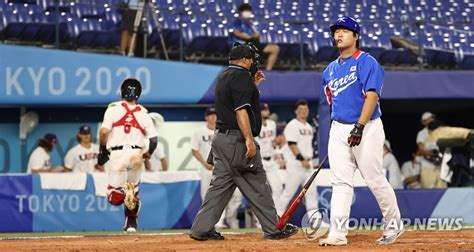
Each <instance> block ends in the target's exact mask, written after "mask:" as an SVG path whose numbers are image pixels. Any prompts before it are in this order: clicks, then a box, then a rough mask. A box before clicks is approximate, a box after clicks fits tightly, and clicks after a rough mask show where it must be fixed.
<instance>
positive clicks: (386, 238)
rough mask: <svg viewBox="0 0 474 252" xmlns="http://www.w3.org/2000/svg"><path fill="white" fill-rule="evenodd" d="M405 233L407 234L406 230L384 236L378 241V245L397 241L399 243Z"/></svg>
mask: <svg viewBox="0 0 474 252" xmlns="http://www.w3.org/2000/svg"><path fill="white" fill-rule="evenodd" d="M404 232H405V229H402V230H400V231H398V232H397V233H395V234H393V235H382V237H380V238H379V239H377V243H378V244H380V245H388V244H392V243H394V242H395V241H397V239H398V237H400V236H401V235H402V234H403V233H404Z"/></svg>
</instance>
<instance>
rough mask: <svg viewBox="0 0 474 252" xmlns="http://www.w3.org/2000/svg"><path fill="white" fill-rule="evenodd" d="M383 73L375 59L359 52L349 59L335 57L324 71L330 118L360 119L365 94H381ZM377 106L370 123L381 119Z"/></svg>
mask: <svg viewBox="0 0 474 252" xmlns="http://www.w3.org/2000/svg"><path fill="white" fill-rule="evenodd" d="M383 80H384V71H383V69H382V67H381V66H380V64H379V63H378V62H377V60H375V58H374V57H372V56H370V55H369V54H367V53H365V52H362V51H360V50H358V51H357V52H355V53H354V54H353V55H352V56H351V57H348V58H338V59H336V60H335V61H333V62H331V63H330V64H329V66H328V67H327V68H326V69H325V70H324V72H323V80H322V88H323V91H324V93H325V94H326V98H327V100H328V103H329V104H330V105H332V114H331V119H333V120H335V121H338V122H343V123H356V122H357V121H358V120H359V117H360V113H361V111H362V106H363V105H364V101H365V94H366V93H367V91H369V90H373V91H375V92H376V93H377V94H378V95H379V97H380V96H381V93H382V86H383ZM381 114H382V113H381V111H380V105H379V104H378V103H377V105H376V107H375V111H374V113H373V115H372V117H371V120H373V119H376V118H378V117H380V116H381Z"/></svg>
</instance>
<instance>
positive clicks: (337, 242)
mask: <svg viewBox="0 0 474 252" xmlns="http://www.w3.org/2000/svg"><path fill="white" fill-rule="evenodd" d="M344 245H347V239H340V238H336V237H327V238H324V239H320V240H319V246H344Z"/></svg>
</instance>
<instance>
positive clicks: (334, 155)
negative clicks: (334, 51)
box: [319, 17, 403, 246]
mask: <svg viewBox="0 0 474 252" xmlns="http://www.w3.org/2000/svg"><path fill="white" fill-rule="evenodd" d="M330 29H331V36H332V39H333V42H334V45H335V46H336V47H337V48H338V49H339V53H340V56H339V57H338V58H337V59H336V60H335V61H333V62H331V63H330V64H329V66H328V67H327V68H326V69H325V70H324V72H323V76H322V83H321V84H322V85H321V86H322V89H323V92H324V93H325V94H326V97H327V101H328V103H329V105H330V106H331V119H332V124H331V130H330V133H329V143H328V155H329V164H330V166H331V169H330V171H331V184H332V196H331V213H330V228H329V234H328V237H327V238H325V239H321V240H320V241H319V244H320V245H322V246H330V245H345V244H347V239H346V236H347V232H348V225H349V223H348V220H349V215H350V210H351V204H352V197H353V194H354V188H353V178H354V172H355V169H359V171H360V173H361V175H362V177H363V178H364V180H365V182H366V184H367V186H368V187H369V189H370V191H371V192H372V193H373V194H374V196H375V199H376V200H377V202H378V204H379V207H380V209H381V211H382V215H383V218H384V230H383V235H382V237H381V238H380V239H378V240H377V243H378V244H390V243H393V242H395V241H396V239H397V238H398V237H399V236H400V235H401V234H402V233H403V225H402V222H401V217H400V210H399V209H398V204H397V198H396V197H395V192H394V190H393V188H392V187H391V186H390V183H389V182H388V181H387V178H386V177H385V176H384V175H385V174H384V173H383V169H382V163H383V143H384V140H385V133H384V129H383V124H382V120H381V119H380V116H381V114H382V112H381V110H380V106H379V103H378V100H379V97H380V95H381V93H382V85H383V79H384V71H383V69H382V67H381V66H380V64H379V63H378V62H377V60H375V59H374V58H373V57H372V56H370V55H368V54H367V53H365V52H362V51H360V50H359V49H358V47H359V34H360V27H359V24H358V23H357V22H356V21H355V20H354V19H353V18H351V17H341V18H339V19H337V21H336V22H335V24H334V25H332V26H331V27H330Z"/></svg>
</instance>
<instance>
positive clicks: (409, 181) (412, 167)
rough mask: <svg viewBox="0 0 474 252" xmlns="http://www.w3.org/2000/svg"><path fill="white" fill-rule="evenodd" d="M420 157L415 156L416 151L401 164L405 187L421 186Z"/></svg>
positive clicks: (416, 187)
mask: <svg viewBox="0 0 474 252" xmlns="http://www.w3.org/2000/svg"><path fill="white" fill-rule="evenodd" d="M420 159H421V157H420V156H417V155H416V153H414V154H413V158H412V159H411V160H408V161H406V162H405V163H403V165H402V174H403V177H405V179H404V181H403V182H404V183H405V185H406V188H407V189H419V188H421V184H420V171H421V164H420V162H421V160H420Z"/></svg>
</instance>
